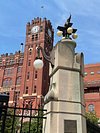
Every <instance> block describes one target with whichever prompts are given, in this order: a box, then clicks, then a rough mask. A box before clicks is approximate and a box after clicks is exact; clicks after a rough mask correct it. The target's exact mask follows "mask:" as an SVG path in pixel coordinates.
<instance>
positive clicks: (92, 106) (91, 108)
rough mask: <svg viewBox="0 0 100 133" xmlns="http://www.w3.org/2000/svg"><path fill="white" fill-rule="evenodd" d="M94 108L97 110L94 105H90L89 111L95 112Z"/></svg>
mask: <svg viewBox="0 0 100 133" xmlns="http://www.w3.org/2000/svg"><path fill="white" fill-rule="evenodd" d="M94 108H95V107H94V105H93V104H89V105H88V111H89V112H94Z"/></svg>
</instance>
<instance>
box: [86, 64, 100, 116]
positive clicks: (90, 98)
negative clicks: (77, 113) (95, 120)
mask: <svg viewBox="0 0 100 133" xmlns="http://www.w3.org/2000/svg"><path fill="white" fill-rule="evenodd" d="M84 82H85V89H84V92H85V102H86V110H87V111H90V112H93V111H95V112H96V114H97V116H98V117H99V118H100V63H98V64H89V65H85V78H84Z"/></svg>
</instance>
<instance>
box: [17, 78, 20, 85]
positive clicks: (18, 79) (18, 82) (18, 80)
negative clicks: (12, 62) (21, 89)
mask: <svg viewBox="0 0 100 133" xmlns="http://www.w3.org/2000/svg"><path fill="white" fill-rule="evenodd" d="M20 84H21V77H18V78H17V80H16V85H20Z"/></svg>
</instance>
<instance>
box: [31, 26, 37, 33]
mask: <svg viewBox="0 0 100 133" xmlns="http://www.w3.org/2000/svg"><path fill="white" fill-rule="evenodd" d="M38 31H39V26H34V27H32V29H31V33H32V34H34V33H37V32H38Z"/></svg>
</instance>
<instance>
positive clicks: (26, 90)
mask: <svg viewBox="0 0 100 133" xmlns="http://www.w3.org/2000/svg"><path fill="white" fill-rule="evenodd" d="M25 94H28V86H26V88H25Z"/></svg>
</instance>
